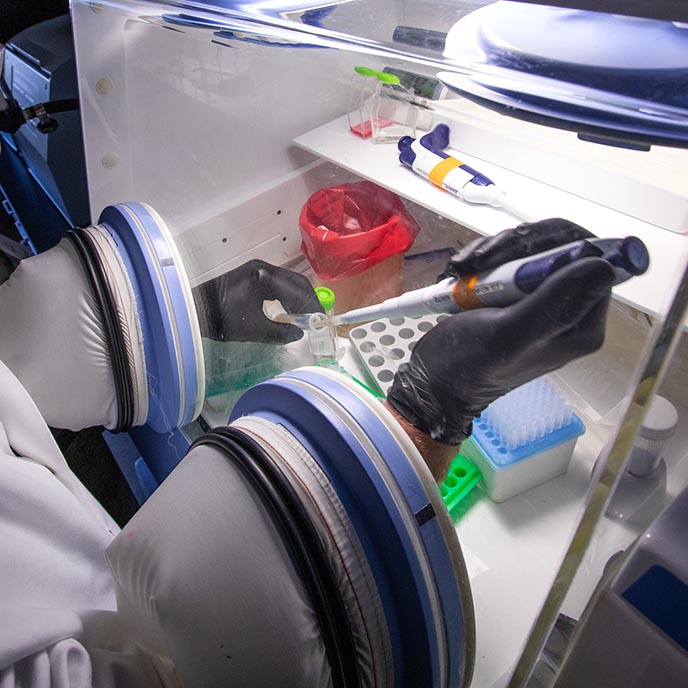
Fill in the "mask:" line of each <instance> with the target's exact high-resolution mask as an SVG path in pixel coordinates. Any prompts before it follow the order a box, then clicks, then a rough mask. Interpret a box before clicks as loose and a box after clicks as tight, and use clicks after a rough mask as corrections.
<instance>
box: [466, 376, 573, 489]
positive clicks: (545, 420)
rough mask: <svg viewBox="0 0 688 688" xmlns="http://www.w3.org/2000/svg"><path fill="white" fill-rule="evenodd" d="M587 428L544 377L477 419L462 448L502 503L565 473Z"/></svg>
mask: <svg viewBox="0 0 688 688" xmlns="http://www.w3.org/2000/svg"><path fill="white" fill-rule="evenodd" d="M491 407H493V408H491ZM584 432H585V425H584V424H583V421H581V419H580V418H579V417H578V416H577V415H576V414H575V413H574V412H573V410H572V407H571V404H570V402H569V401H568V400H567V399H566V397H564V395H563V394H562V393H561V392H560V391H559V390H558V388H557V387H556V385H555V384H554V383H552V382H550V381H549V380H547V379H545V378H539V379H537V380H533V381H532V382H530V383H527V384H526V385H523V386H522V387H520V388H518V389H516V390H514V391H512V392H509V393H508V394H506V395H505V396H504V397H502V398H501V399H498V400H497V401H496V402H494V404H491V405H490V407H488V409H486V412H484V413H483V415H481V416H480V417H479V418H476V419H475V420H474V421H473V433H472V435H471V437H470V438H469V439H467V440H465V441H464V442H463V443H462V445H461V453H462V454H464V455H465V456H466V457H468V458H469V459H470V460H471V461H473V462H474V463H475V464H476V465H477V466H478V468H479V469H480V471H481V473H482V476H483V480H482V484H483V486H484V488H485V490H486V492H487V494H488V495H489V497H490V499H492V501H494V502H503V501H505V500H507V499H510V498H511V497H513V496H515V495H517V494H519V493H521V492H525V491H526V490H528V489H530V488H531V487H535V485H539V484H541V483H544V482H546V481H547V480H551V479H552V478H555V477H557V476H558V475H561V474H562V473H566V471H567V470H568V465H569V462H570V460H571V456H572V454H573V450H574V447H575V445H576V441H577V439H578V437H579V436H580V435H582V434H583V433H584Z"/></svg>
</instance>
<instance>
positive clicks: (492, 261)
mask: <svg viewBox="0 0 688 688" xmlns="http://www.w3.org/2000/svg"><path fill="white" fill-rule="evenodd" d="M594 236H595V235H594V234H592V233H591V232H589V231H588V230H587V229H583V227H580V226H579V225H577V224H574V223H573V222H569V221H568V220H563V219H562V218H559V217H556V218H552V219H549V220H541V221H540V222H530V223H525V224H522V225H519V226H518V227H514V228H513V229H505V230H504V231H503V232H500V233H499V234H495V235H494V236H492V237H480V238H479V239H476V240H475V241H472V242H471V243H470V244H468V245H467V246H464V247H463V248H462V249H461V250H460V251H459V252H458V253H457V254H455V255H454V256H452V257H451V258H450V259H449V263H447V268H446V271H445V273H444V275H443V277H463V276H464V275H474V274H475V273H477V272H485V271H486V270H492V269H494V268H496V267H498V266H499V265H504V263H508V262H509V261H511V260H517V259H518V258H525V257H526V256H532V255H534V254H536V253H542V252H543V251H549V250H550V249H552V248H556V247H557V246H563V245H564V244H570V243H571V242H573V241H579V240H580V239H591V238H593V237H594Z"/></svg>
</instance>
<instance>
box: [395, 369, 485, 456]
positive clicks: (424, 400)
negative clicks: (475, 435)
mask: <svg viewBox="0 0 688 688" xmlns="http://www.w3.org/2000/svg"><path fill="white" fill-rule="evenodd" d="M387 401H388V402H389V403H390V405H391V406H392V408H394V410H395V411H396V412H397V413H399V414H400V415H401V416H403V417H404V418H406V420H407V421H408V422H409V423H411V424H412V425H414V426H415V427H417V428H418V429H419V430H420V431H422V432H424V433H425V434H426V435H429V437H430V438H431V439H433V440H434V441H435V442H440V443H441V444H450V445H459V444H461V442H463V441H464V440H465V439H468V438H469V437H470V436H471V432H472V429H473V417H472V416H471V417H468V416H463V415H460V414H448V413H447V409H445V408H443V406H444V405H443V404H441V403H440V402H439V401H438V399H437V398H436V396H435V395H434V394H433V393H432V390H431V388H430V384H429V382H428V379H427V376H425V375H423V374H422V373H419V370H418V368H416V367H414V366H412V365H409V366H408V367H407V368H406V369H405V370H403V371H399V372H397V374H396V376H395V377H394V383H393V384H392V388H391V389H390V391H389V394H388V395H387Z"/></svg>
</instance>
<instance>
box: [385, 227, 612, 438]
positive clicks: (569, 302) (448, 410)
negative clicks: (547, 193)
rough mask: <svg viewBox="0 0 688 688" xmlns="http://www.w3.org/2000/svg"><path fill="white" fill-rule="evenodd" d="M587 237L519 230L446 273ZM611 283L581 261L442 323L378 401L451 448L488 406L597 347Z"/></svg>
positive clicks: (564, 230) (602, 265)
mask: <svg viewBox="0 0 688 688" xmlns="http://www.w3.org/2000/svg"><path fill="white" fill-rule="evenodd" d="M590 236H592V235H591V234H590V233H589V232H587V231H586V230H584V229H583V228H581V227H579V226H577V225H574V224H573V223H571V222H567V221H566V220H560V219H555V220H544V221H542V222H538V223H534V224H524V225H520V226H519V227H516V228H515V229H511V230H506V231H504V232H501V233H500V234H498V235H497V236H495V237H493V238H488V239H479V240H478V241H476V242H474V243H473V244H471V245H469V246H467V247H466V248H464V249H463V251H461V252H460V253H459V254H458V255H457V256H456V257H455V258H454V259H453V260H452V261H451V264H450V265H449V266H448V271H449V273H450V274H473V273H475V272H479V271H484V270H488V269H492V268H494V267H497V266H498V265H500V264H503V263H505V262H507V261H510V260H515V259H516V258H521V257H524V256H527V255H530V254H532V253H538V252H541V251H544V250H547V249H550V248H554V247H556V246H560V245H562V244H566V243H569V242H571V241H576V240H578V239H581V238H586V237H590ZM614 278H615V273H614V270H613V268H612V267H611V266H610V265H609V264H608V263H607V262H606V261H604V260H602V259H600V258H585V259H583V260H580V261H578V262H576V263H572V264H570V265H568V266H566V267H564V268H562V269H561V270H559V271H558V272H556V273H555V274H554V275H552V276H551V277H550V278H549V279H547V280H546V281H545V282H544V283H543V284H542V285H540V287H538V288H537V289H536V290H535V291H534V292H533V293H532V294H530V295H528V296H527V297H526V298H524V299H523V300H521V301H519V302H518V303H515V304H513V305H511V306H508V307H507V308H481V309H477V310H472V311H466V312H464V313H460V314H458V315H455V316H452V317H451V318H447V319H446V320H444V321H442V322H441V323H439V324H438V325H437V326H436V327H434V328H433V329H432V330H430V332H428V333H427V334H426V335H425V336H424V337H423V338H422V339H421V340H420V341H419V342H418V344H417V345H416V346H415V348H414V350H413V354H412V355H411V360H410V362H409V364H408V366H407V367H406V368H405V369H404V370H403V371H399V372H398V373H397V374H396V376H395V379H394V383H393V385H392V389H391V390H390V392H389V394H388V398H387V400H388V402H389V403H390V404H391V406H392V407H393V408H394V409H395V410H396V411H397V412H398V413H399V414H400V415H401V416H403V417H404V418H405V419H406V420H408V421H409V422H410V423H412V424H413V425H414V426H415V427H417V428H418V429H419V430H421V431H423V432H424V433H426V434H427V435H429V436H430V437H431V438H432V439H434V440H436V441H437V442H440V443H443V444H451V445H454V444H459V443H460V442H462V441H463V440H464V439H466V438H467V437H468V436H469V435H470V433H471V422H472V420H473V418H475V417H476V416H479V415H480V413H482V411H483V409H485V407H486V406H488V405H489V404H490V403H492V402H493V401H494V400H495V399H497V398H498V397H500V396H502V395H503V394H505V393H506V392H508V391H510V390H512V389H514V388H516V387H518V386H519V385H522V384H523V383H525V382H528V381H530V380H532V379H534V378H536V377H539V376H540V375H543V374H545V373H547V372H549V371H551V370H554V369H556V368H559V367H560V366H562V365H564V364H566V363H568V362H569V361H571V360H573V359H575V358H578V357H580V356H583V355H585V354H589V353H592V352H593V351H595V350H596V349H598V348H599V347H600V346H601V345H602V342H603V341H604V331H605V321H606V314H607V307H608V305H609V299H610V296H611V286H612V283H613V281H614Z"/></svg>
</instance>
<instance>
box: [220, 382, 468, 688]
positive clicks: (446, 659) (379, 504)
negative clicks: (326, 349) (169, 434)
mask: <svg viewBox="0 0 688 688" xmlns="http://www.w3.org/2000/svg"><path fill="white" fill-rule="evenodd" d="M346 382H347V381H346V380H345V379H344V378H341V379H338V378H337V376H335V375H333V374H331V373H328V372H326V371H322V370H318V369H301V370H298V371H294V372H292V373H288V374H285V375H282V376H280V377H278V378H275V379H273V380H269V381H267V382H264V383H261V384H259V385H256V386H255V387H253V388H251V389H249V390H248V391H247V392H245V393H244V395H243V396H242V397H241V399H240V400H239V402H238V403H237V405H236V406H235V408H234V412H233V413H232V418H231V419H230V420H235V419H236V418H238V417H240V416H247V415H250V416H253V417H259V418H263V419H264V420H266V421H269V422H271V423H275V424H278V425H281V426H282V427H284V428H286V429H287V430H288V431H289V432H290V433H291V434H292V435H294V436H295V437H296V438H297V439H298V441H299V442H300V443H301V444H302V445H303V447H304V448H305V449H306V450H307V451H308V452H309V453H310V455H311V456H312V457H313V458H314V459H315V460H316V461H317V462H318V464H319V466H320V468H321V469H322V470H323V472H324V473H325V474H326V475H327V477H328V478H329V480H330V482H331V484H332V486H333V488H334V490H335V491H336V493H337V496H338V497H339V499H340V500H341V502H342V504H343V506H344V508H345V509H346V512H347V515H348V517H349V519H350V521H351V523H352V525H353V527H354V529H355V531H356V534H357V536H358V538H359V539H360V541H361V545H362V547H363V550H364V552H365V555H366V558H367V560H368V563H369V565H370V568H371V570H372V572H373V575H374V578H375V582H376V584H377V587H378V590H379V592H380V597H381V601H382V605H383V609H384V613H385V618H386V621H387V626H388V629H389V635H390V639H391V642H392V647H393V654H394V676H395V685H397V686H427V687H428V688H430V687H432V688H444V687H445V686H465V685H468V684H469V682H470V679H471V675H472V667H473V661H474V643H475V632H474V626H473V609H472V603H471V598H470V586H469V584H468V581H467V576H466V574H465V568H464V564H463V560H462V558H461V554H460V548H459V545H458V540H457V539H456V535H455V531H454V528H453V526H452V524H451V521H450V520H449V517H448V515H447V513H446V509H445V507H444V505H443V504H442V502H441V499H440V495H439V489H437V488H436V487H434V486H433V485H432V484H431V480H428V479H426V480H423V479H421V476H420V475H419V471H418V470H417V467H416V466H414V465H413V462H412V461H411V460H410V456H409V454H408V453H407V452H406V451H405V450H404V448H403V447H402V446H401V443H400V441H399V439H398V437H397V436H395V434H394V432H393V430H392V428H391V427H390V426H389V425H387V424H386V423H385V421H384V420H383V417H382V414H381V412H382V411H384V409H382V408H381V407H380V411H379V412H376V411H375V410H374V409H375V407H374V406H373V404H379V402H377V401H376V400H374V399H373V397H370V399H367V394H366V393H365V392H364V390H363V389H360V390H354V389H353V388H352V386H351V385H349V384H346ZM382 457H384V460H383V459H382ZM426 473H427V476H428V477H429V473H428V472H427V470H426Z"/></svg>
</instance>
